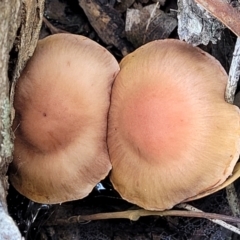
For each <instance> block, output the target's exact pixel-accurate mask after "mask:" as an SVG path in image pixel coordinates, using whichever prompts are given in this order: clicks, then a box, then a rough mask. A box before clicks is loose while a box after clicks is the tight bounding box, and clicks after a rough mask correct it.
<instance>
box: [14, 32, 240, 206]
mask: <svg viewBox="0 0 240 240" xmlns="http://www.w3.org/2000/svg"><path fill="white" fill-rule="evenodd" d="M53 64H54V65H55V66H54V67H52V65H53ZM120 69H121V70H120V72H119V73H118V71H119V66H118V64H117V62H116V60H115V59H114V58H113V56H112V55H111V54H110V53H108V52H107V51H106V50H104V49H103V48H102V47H100V46H99V45H97V44H96V43H94V42H92V41H91V40H89V39H86V38H84V37H80V36H74V35H68V34H59V35H55V36H51V37H48V38H46V39H44V40H41V41H40V42H39V44H38V46H37V49H36V51H35V54H34V56H33V57H32V58H31V60H30V61H29V62H28V65H27V67H26V68H25V70H24V72H23V74H22V75H21V78H20V79H19V82H18V84H17V88H16V95H15V102H14V107H15V110H16V117H15V120H14V125H13V128H14V129H15V135H16V139H15V151H14V161H13V164H12V165H11V168H10V180H11V182H12V184H13V185H14V186H15V188H16V189H17V190H18V191H20V192H21V193H22V194H24V195H26V196H27V197H29V198H30V199H32V200H34V201H37V202H42V203H57V202H64V201H70V200H74V199H80V198H83V197H85V196H86V195H88V194H89V192H90V191H91V190H92V188H93V187H94V186H95V185H96V183H97V182H98V181H100V180H101V179H103V178H104V177H105V176H106V175H107V174H108V173H109V171H110V169H111V165H112V168H113V169H112V171H111V174H110V179H111V181H112V183H113V186H114V187H115V189H116V190H117V191H118V192H119V193H120V195H121V196H122V197H123V198H124V199H126V200H128V201H130V202H133V203H135V204H137V205H139V206H141V207H144V208H146V209H166V208H171V207H172V206H174V205H175V204H177V203H179V202H182V201H186V200H188V199H190V198H196V197H199V196H200V195H204V194H208V193H211V192H213V191H215V189H216V188H217V187H218V186H220V185H221V184H222V183H223V182H225V180H226V179H227V178H228V177H229V176H230V175H231V174H232V171H233V168H234V166H235V164H236V162H237V160H238V156H239V142H240V126H239V110H238V108H237V107H235V106H232V105H230V104H228V103H226V102H225V101H224V91H225V88H226V81H227V75H226V73H225V72H224V70H223V68H222V67H221V66H220V64H219V63H218V62H217V61H216V60H215V59H214V58H212V57H211V56H210V55H208V54H207V53H204V52H203V51H201V50H200V49H198V48H194V47H191V46H189V45H188V44H186V43H183V42H181V41H178V40H159V41H155V42H152V43H148V44H146V45H144V46H143V47H141V48H139V49H137V50H136V51H135V52H133V53H132V54H129V55H128V56H126V57H125V58H124V59H123V60H122V62H121V63H120ZM117 73H118V75H117ZM116 75H117V77H116V79H115V81H114V85H113V88H112V89H111V87H112V83H113V80H114V78H115V76H116ZM110 93H111V94H112V95H111V104H110ZM109 105H110V111H109V116H108V130H107V114H108V109H109ZM106 137H107V143H108V150H109V155H110V160H111V163H110V161H109V156H108V152H107V144H106Z"/></svg>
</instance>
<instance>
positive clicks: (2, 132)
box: [0, 0, 43, 240]
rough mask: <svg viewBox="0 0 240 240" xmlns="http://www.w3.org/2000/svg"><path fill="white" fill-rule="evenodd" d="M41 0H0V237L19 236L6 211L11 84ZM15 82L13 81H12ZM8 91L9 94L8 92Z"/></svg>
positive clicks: (33, 37)
mask: <svg viewBox="0 0 240 240" xmlns="http://www.w3.org/2000/svg"><path fill="white" fill-rule="evenodd" d="M42 9H43V0H40V1H36V0H25V1H21V0H2V1H0V13H1V14H0V52H1V54H0V71H1V75H0V118H1V120H0V144H1V147H0V229H1V231H0V239H9V240H19V239H22V237H21V234H20V232H19V230H18V228H17V226H16V225H15V223H14V222H13V220H12V219H11V218H10V216H9V215H8V211H7V203H6V195H7V189H8V181H7V176H6V172H7V169H8V165H9V163H10V162H11V160H12V151H13V143H12V138H13V137H12V133H11V119H12V118H13V115H12V116H11V113H13V112H14V111H12V102H13V92H14V91H13V90H11V89H13V88H11V87H10V82H12V83H15V82H16V79H17V78H18V77H19V75H20V72H21V70H22V69H23V67H24V65H25V63H26V61H27V59H28V58H29V57H30V56H31V54H32V53H33V51H34V48H35V45H36V41H37V36H38V32H39V30H40V27H39V26H38V25H39V22H40V21H41V18H40V15H41V14H42ZM9 76H10V79H9ZM12 86H14V84H13V85H12ZM9 92H10V95H9Z"/></svg>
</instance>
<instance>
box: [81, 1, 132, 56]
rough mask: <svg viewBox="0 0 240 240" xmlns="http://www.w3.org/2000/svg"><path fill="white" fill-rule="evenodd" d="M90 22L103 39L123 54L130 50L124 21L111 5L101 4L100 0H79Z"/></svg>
mask: <svg viewBox="0 0 240 240" xmlns="http://www.w3.org/2000/svg"><path fill="white" fill-rule="evenodd" d="M78 2H79V5H80V7H81V8H82V9H83V11H84V12H85V14H86V16H87V18H88V20H89V22H90V24H91V25H92V27H93V28H94V30H95V31H96V32H97V34H98V36H99V37H100V38H101V40H102V41H103V42H104V43H106V44H108V45H112V46H115V47H116V48H117V49H119V50H120V51H121V52H122V54H123V55H126V54H128V53H129V51H130V49H129V48H130V47H129V43H128V42H127V41H126V39H124V22H123V20H122V18H121V16H120V13H119V12H117V11H116V10H115V9H114V8H113V7H112V6H111V5H108V4H101V2H100V1H99V0H88V1H86V0H78Z"/></svg>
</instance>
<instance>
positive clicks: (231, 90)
mask: <svg viewBox="0 0 240 240" xmlns="http://www.w3.org/2000/svg"><path fill="white" fill-rule="evenodd" d="M239 14H240V13H239ZM239 25H240V24H239ZM239 76H240V37H238V38H237V41H236V44H235V49H234V52H233V58H232V63H231V67H230V70H229V78H228V83H227V88H226V93H225V99H226V101H227V102H229V103H233V100H234V96H235V92H236V89H237V84H238V81H239Z"/></svg>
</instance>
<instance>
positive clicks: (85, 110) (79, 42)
mask: <svg viewBox="0 0 240 240" xmlns="http://www.w3.org/2000/svg"><path fill="white" fill-rule="evenodd" d="M118 71H119V65H118V62H117V61H116V60H115V58H114V57H113V56H112V55H111V54H110V53H109V52H108V51H107V50H106V49H104V48H103V47H101V46H100V45H99V44H97V43H96V42H94V41H92V40H90V39H88V38H86V37H83V36H78V35H72V34H57V35H53V36H50V37H47V38H45V39H43V40H40V41H39V43H38V45H37V48H36V50H35V52H34V55H33V56H32V58H31V59H30V60H29V61H28V63H27V66H26V68H25V69H24V71H23V73H22V74H21V76H20V78H19V80H18V82H17V85H16V92H15V98H14V108H15V119H14V123H13V130H14V133H15V140H14V147H15V150H14V160H13V163H12V164H11V165H10V169H9V177H10V181H11V183H12V185H13V186H14V187H15V188H16V189H17V190H18V191H19V192H20V193H21V194H23V195H25V196H26V197H28V198H29V199H31V200H33V201H35V202H39V203H61V202H65V201H71V200H75V199H81V198H83V197H85V196H87V195H88V194H89V193H90V192H91V190H92V189H93V187H94V186H95V185H96V184H97V183H98V182H99V181H100V180H102V179H103V178H105V177H106V175H107V174H108V173H109V171H110V170H111V163H110V160H109V155H108V151H107V143H106V132H107V115H108V110H109V105H110V93H111V87H112V83H113V80H114V78H115V76H116V74H117V73H118Z"/></svg>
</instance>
